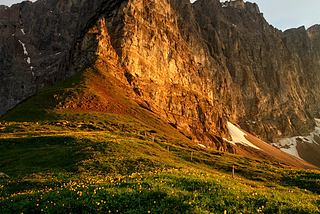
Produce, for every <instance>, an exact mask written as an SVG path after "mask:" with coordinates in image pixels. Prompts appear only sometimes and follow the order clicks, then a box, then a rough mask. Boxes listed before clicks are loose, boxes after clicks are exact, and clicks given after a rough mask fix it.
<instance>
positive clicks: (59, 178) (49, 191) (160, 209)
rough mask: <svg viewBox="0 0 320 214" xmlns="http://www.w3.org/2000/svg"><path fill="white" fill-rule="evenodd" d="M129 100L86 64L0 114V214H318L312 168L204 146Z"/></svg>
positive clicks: (317, 177) (319, 189) (317, 179)
mask: <svg viewBox="0 0 320 214" xmlns="http://www.w3.org/2000/svg"><path fill="white" fill-rule="evenodd" d="M91 75H94V76H95V77H99V78H100V79H99V80H101V81H100V82H99V83H95V84H101V85H102V86H103V87H102V88H104V86H105V88H107V90H108V91H103V90H101V88H99V87H94V86H93V85H94V84H93V81H94V78H93V77H91ZM107 93H109V95H110V94H116V96H110V97H109V98H110V99H111V100H112V101H113V103H112V104H114V103H117V104H119V105H122V106H120V107H122V108H123V111H121V112H120V113H117V112H113V111H114V109H112V108H111V110H112V111H110V112H108V111H106V109H108V108H107V107H108V106H107V104H106V103H108V102H107V101H106V100H104V98H105V97H106V96H102V95H103V94H107ZM109 95H108V96H109ZM83 97H85V98H88V97H89V98H90V97H91V98H93V99H94V100H96V101H97V106H94V105H93V108H94V109H98V110H99V109H103V110H101V111H98V110H97V111H95V110H90V109H89V110H88V109H87V110H84V109H82V110H81V109H76V108H71V107H70V108H69V107H68V106H69V105H70V106H79V105H80V106H81V105H82V104H83V103H81V102H84V101H85V99H82V98H83ZM129 97H130V96H129V95H128V94H126V93H125V92H124V91H122V89H121V87H120V83H117V81H116V80H112V77H110V76H108V74H106V73H103V72H100V71H99V70H97V69H92V68H90V67H88V68H86V69H84V70H83V71H82V72H79V73H78V74H77V75H75V76H73V77H72V78H70V79H68V80H66V81H64V82H62V83H60V84H58V85H56V86H54V87H52V88H49V89H46V90H44V91H42V92H40V93H38V94H36V95H34V96H33V97H31V98H29V99H28V100H26V101H25V102H23V103H21V104H20V105H19V106H18V107H17V108H15V109H13V110H12V111H10V112H9V113H8V114H6V115H5V116H4V117H2V118H0V121H2V122H1V123H0V172H4V173H6V174H8V175H9V176H10V177H9V178H2V179H1V178H0V213H1V214H2V213H3V214H6V213H8V214H9V213H10V214H11V213H137V214H138V213H139V214H140V213H237V214H238V213H320V210H319V207H320V196H319V193H320V173H319V172H318V171H311V170H298V169H293V168H290V167H288V166H285V165H281V164H279V163H277V162H270V161H265V160H259V159H254V158H247V157H242V156H238V155H232V154H227V153H225V154H224V153H221V152H218V151H215V150H211V149H206V148H202V147H200V146H198V145H196V144H195V143H193V142H192V141H190V140H189V139H188V138H186V137H185V136H184V135H182V134H181V133H180V132H178V131H177V130H176V129H174V128H173V127H172V126H170V125H169V124H168V123H166V122H164V121H163V120H161V119H160V118H159V117H158V116H157V115H155V114H154V113H152V112H150V111H148V110H146V109H144V108H141V107H140V106H139V105H137V104H136V103H134V102H133V101H132V100H131V99H130V98H129ZM84 104H86V103H84ZM98 104H99V105H101V106H102V108H100V107H101V106H99V105H98ZM89 107H90V106H89ZM168 148H169V151H168ZM192 152H193V159H192V160H191V153H192ZM232 166H235V177H234V178H233V177H232V173H231V169H232Z"/></svg>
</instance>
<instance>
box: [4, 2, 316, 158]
mask: <svg viewBox="0 0 320 214" xmlns="http://www.w3.org/2000/svg"><path fill="white" fill-rule="evenodd" d="M319 34H320V29H319V26H314V27H312V28H310V29H308V31H306V30H305V29H303V28H299V29H292V30H289V31H286V32H281V31H278V30H276V29H274V28H273V27H272V26H270V25H269V24H268V23H267V22H266V21H265V20H264V18H263V15H262V14H261V13H260V12H259V8H258V6H257V5H256V4H251V3H244V2H243V1H241V0H237V1H236V2H229V3H225V4H224V3H220V2H219V1H218V0H198V1H197V2H195V3H194V4H193V5H191V4H190V3H189V1H188V0H139V1H138V0H126V1H123V0H113V1H110V0H109V1H106V0H95V1H92V0H90V1H89V0H73V1H72V0H56V1H54V0H51V1H49V0H47V1H38V2H36V3H30V2H25V3H21V4H17V5H14V6H13V7H11V8H6V7H0V40H1V42H0V50H1V52H0V54H1V58H0V87H1V91H0V93H1V96H0V114H4V113H5V112H6V111H7V110H9V109H10V108H12V107H14V106H15V105H16V104H17V103H18V102H20V101H21V100H23V99H24V98H26V97H28V96H30V95H32V94H34V93H35V92H36V91H39V90H41V89H43V88H46V87H48V86H51V85H53V84H55V83H57V82H59V81H61V80H62V79H65V78H66V77H68V76H70V75H72V74H74V73H75V72H77V71H78V70H79V69H81V67H83V66H84V65H86V64H87V63H89V62H92V61H95V62H97V63H98V64H100V65H101V67H104V68H105V69H106V70H108V67H109V66H113V67H118V68H119V69H116V70H115V69H112V71H113V73H112V74H113V75H114V76H115V77H117V78H118V79H119V80H121V81H122V82H123V83H125V84H126V85H127V86H128V87H129V88H130V90H132V92H133V93H134V94H135V96H134V97H136V98H135V99H136V101H137V102H139V103H140V104H141V105H143V106H144V107H147V108H149V109H150V110H152V111H154V112H156V113H157V114H158V115H160V116H161V117H162V118H165V119H166V120H167V121H168V122H170V123H171V124H172V125H174V126H175V127H177V128H178V129H179V130H180V131H182V132H183V133H184V134H185V135H187V136H188V137H190V138H192V139H193V140H194V141H196V142H201V143H202V144H204V145H207V146H211V147H212V148H216V149H219V150H223V151H229V152H235V149H234V148H233V147H232V146H231V145H229V144H227V143H226V142H225V141H223V140H222V138H223V137H226V138H228V136H229V134H228V130H227V127H226V125H227V121H228V120H229V121H231V122H233V123H239V124H240V125H241V126H242V128H244V129H245V130H247V131H249V132H252V133H254V134H256V135H258V136H260V137H262V138H264V139H268V140H270V141H272V140H274V139H275V138H277V137H279V136H290V135H293V134H297V133H299V135H302V134H303V133H307V132H309V131H310V130H311V129H312V128H313V127H314V121H313V118H314V117H319V112H320V111H319V110H320V102H319V100H320V97H319V96H320V95H319V91H320V90H319V85H320V78H319V76H320V63H319V62H320V60H319V57H320V54H319V53H320V35H319ZM110 70H111V69H110Z"/></svg>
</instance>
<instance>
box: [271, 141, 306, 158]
mask: <svg viewBox="0 0 320 214" xmlns="http://www.w3.org/2000/svg"><path fill="white" fill-rule="evenodd" d="M296 138H297V137H291V138H285V139H282V140H279V143H278V144H277V146H278V148H279V147H280V150H281V151H284V152H286V153H288V154H290V155H292V156H295V157H296V158H299V159H301V160H302V158H301V157H300V156H299V153H298V150H297V144H298V142H297V140H296Z"/></svg>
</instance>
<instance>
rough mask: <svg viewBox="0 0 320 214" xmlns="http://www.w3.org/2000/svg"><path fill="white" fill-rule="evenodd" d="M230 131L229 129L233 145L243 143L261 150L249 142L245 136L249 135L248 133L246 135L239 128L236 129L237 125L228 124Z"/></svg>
mask: <svg viewBox="0 0 320 214" xmlns="http://www.w3.org/2000/svg"><path fill="white" fill-rule="evenodd" d="M228 129H229V133H230V135H231V137H232V142H233V144H236V143H241V144H244V145H246V146H251V147H253V148H255V149H259V150H260V148H259V147H257V146H255V145H253V144H252V143H251V142H250V141H248V140H247V139H246V138H245V136H246V135H247V134H246V133H244V132H243V131H241V130H240V129H239V128H238V127H236V126H235V125H233V124H232V123H230V122H228Z"/></svg>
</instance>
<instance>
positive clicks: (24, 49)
mask: <svg viewBox="0 0 320 214" xmlns="http://www.w3.org/2000/svg"><path fill="white" fill-rule="evenodd" d="M19 43H20V44H21V45H22V47H23V53H24V55H28V51H27V48H26V45H25V44H24V43H23V42H21V40H20V39H19Z"/></svg>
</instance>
